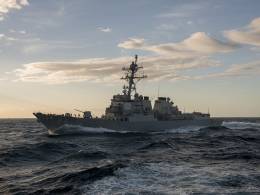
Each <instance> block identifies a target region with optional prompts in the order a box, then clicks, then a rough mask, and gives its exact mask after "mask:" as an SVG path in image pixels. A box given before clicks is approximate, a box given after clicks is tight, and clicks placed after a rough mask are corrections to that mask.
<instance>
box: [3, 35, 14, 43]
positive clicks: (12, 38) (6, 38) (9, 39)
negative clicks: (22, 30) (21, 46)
mask: <svg viewBox="0 0 260 195" xmlns="http://www.w3.org/2000/svg"><path fill="white" fill-rule="evenodd" d="M16 40H17V39H16V38H14V37H9V36H6V35H5V34H0V41H7V42H9V41H16Z"/></svg>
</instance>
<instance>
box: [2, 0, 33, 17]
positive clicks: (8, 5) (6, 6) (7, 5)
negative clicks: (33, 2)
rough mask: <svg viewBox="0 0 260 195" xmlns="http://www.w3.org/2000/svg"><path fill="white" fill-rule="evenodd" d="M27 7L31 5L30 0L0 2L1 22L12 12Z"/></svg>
mask: <svg viewBox="0 0 260 195" xmlns="http://www.w3.org/2000/svg"><path fill="white" fill-rule="evenodd" d="M26 5H29V2H28V0H0V21H1V20H4V16H5V15H6V14H7V13H9V11H10V10H12V9H22V7H24V6H26Z"/></svg>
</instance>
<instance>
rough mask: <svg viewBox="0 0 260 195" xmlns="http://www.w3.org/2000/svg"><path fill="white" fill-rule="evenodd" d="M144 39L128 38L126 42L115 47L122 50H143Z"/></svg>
mask: <svg viewBox="0 0 260 195" xmlns="http://www.w3.org/2000/svg"><path fill="white" fill-rule="evenodd" d="M144 41H145V40H144V39H142V38H129V39H128V40H127V41H124V42H122V43H119V44H118V45H117V46H118V47H121V48H124V49H145V48H143V46H144Z"/></svg>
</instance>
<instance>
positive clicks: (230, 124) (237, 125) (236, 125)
mask: <svg viewBox="0 0 260 195" xmlns="http://www.w3.org/2000/svg"><path fill="white" fill-rule="evenodd" d="M222 126H224V127H227V128H229V129H249V128H250V129H259V130H260V123H253V122H241V121H224V122H223V123H222Z"/></svg>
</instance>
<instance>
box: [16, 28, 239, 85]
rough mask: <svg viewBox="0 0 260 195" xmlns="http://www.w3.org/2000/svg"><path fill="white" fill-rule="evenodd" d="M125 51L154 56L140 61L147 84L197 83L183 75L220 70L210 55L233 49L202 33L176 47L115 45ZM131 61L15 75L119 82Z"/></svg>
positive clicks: (36, 66)
mask: <svg viewBox="0 0 260 195" xmlns="http://www.w3.org/2000/svg"><path fill="white" fill-rule="evenodd" d="M118 47H120V48H124V49H138V50H143V51H151V52H153V53H154V54H153V55H147V56H142V57H141V59H140V61H141V64H143V65H144V67H145V73H146V74H148V80H150V81H154V80H171V81H175V80H187V79H196V78H194V77H191V76H187V75H185V74H184V72H185V71H186V70H193V69H201V68H208V67H215V66H220V65H221V64H220V63H219V62H218V61H216V60H213V59H210V58H209V56H208V55H209V54H212V53H217V52H230V51H233V50H234V49H235V48H236V46H235V45H233V44H230V43H224V42H221V41H219V40H216V39H213V38H210V37H209V36H207V35H206V34H205V33H202V32H198V33H194V34H192V35H191V36H190V37H188V38H187V39H184V40H183V41H181V42H178V43H165V44H153V45H151V44H146V43H145V40H144V39H143V38H129V39H128V40H126V41H123V42H121V43H119V44H118ZM131 59H132V57H120V58H89V59H83V60H76V61H70V62H66V61H57V62H34V63H29V64H25V65H24V66H23V67H22V68H20V69H16V70H15V71H14V73H15V74H16V76H17V77H18V79H17V80H19V81H24V82H42V83H49V84H60V83H70V82H82V81H91V82H106V83H111V82H118V81H119V80H120V77H121V76H122V72H121V68H122V66H123V65H125V64H130V62H131Z"/></svg>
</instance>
